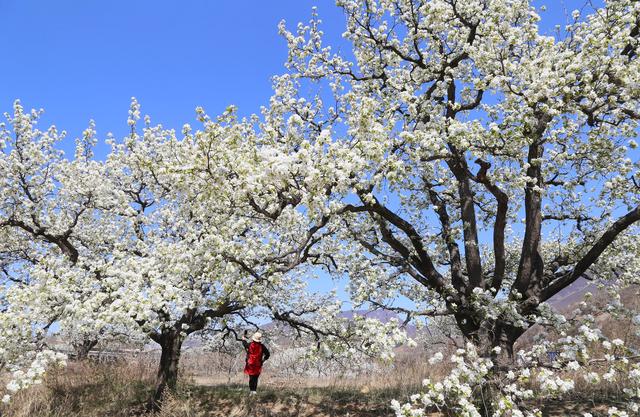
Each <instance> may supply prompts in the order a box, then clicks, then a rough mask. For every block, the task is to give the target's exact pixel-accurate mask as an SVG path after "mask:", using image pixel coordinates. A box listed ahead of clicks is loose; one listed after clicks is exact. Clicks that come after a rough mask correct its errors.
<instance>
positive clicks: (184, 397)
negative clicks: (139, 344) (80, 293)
mask: <svg viewBox="0 0 640 417" xmlns="http://www.w3.org/2000/svg"><path fill="white" fill-rule="evenodd" d="M152 385H153V384H152V378H151V376H150V375H149V374H148V372H146V371H144V370H142V369H136V367H135V366H133V367H132V366H115V367H114V366H99V365H93V364H90V363H85V364H73V365H72V366H71V367H70V368H67V369H64V370H61V371H58V372H54V373H52V374H50V375H49V376H48V377H47V379H46V380H45V383H44V384H42V385H40V386H36V387H34V388H32V389H29V390H28V391H25V392H21V393H19V394H18V395H16V397H15V398H14V400H13V401H12V403H11V404H10V405H9V406H2V407H0V415H1V416H7V417H36V416H37V417H72V416H73V417H125V416H140V415H145V416H147V417H152V415H150V414H145V411H144V404H145V401H146V400H147V398H149V396H150V394H151V387H152ZM361 391H362V389H356V388H346V387H339V388H338V387H327V386H324V387H297V386H295V385H292V386H289V387H279V386H277V385H275V384H274V383H273V382H271V383H269V382H267V383H265V384H262V386H261V387H260V389H259V393H258V395H257V396H255V397H249V396H248V392H247V387H246V386H245V385H244V384H243V385H240V384H223V385H206V386H205V385H196V384H195V382H194V381H193V380H186V381H183V382H182V383H181V384H180V386H179V388H178V390H177V392H176V393H173V394H171V395H169V396H168V397H167V398H166V399H165V401H164V406H163V409H162V411H161V412H159V413H156V414H154V415H153V417H168V416H171V417H205V416H206V417H214V416H215V417H218V416H220V417H240V416H255V417H285V416H286V417H289V416H297V417H311V416H314V417H329V416H331V417H333V416H349V417H364V416H367V417H376V416H388V415H389V414H390V410H389V402H390V401H391V399H392V398H394V397H396V396H398V395H401V394H400V392H398V391H397V390H381V389H372V390H364V391H368V392H361Z"/></svg>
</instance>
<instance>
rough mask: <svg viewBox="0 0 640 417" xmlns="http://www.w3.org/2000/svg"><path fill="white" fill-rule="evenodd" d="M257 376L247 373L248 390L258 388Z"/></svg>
mask: <svg viewBox="0 0 640 417" xmlns="http://www.w3.org/2000/svg"><path fill="white" fill-rule="evenodd" d="M258 377H260V375H249V391H255V390H256V389H257V388H258Z"/></svg>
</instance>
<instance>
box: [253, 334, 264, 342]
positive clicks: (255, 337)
mask: <svg viewBox="0 0 640 417" xmlns="http://www.w3.org/2000/svg"><path fill="white" fill-rule="evenodd" d="M251 340H253V341H254V342H260V341H261V340H262V333H260V332H255V333H254V334H253V336H251Z"/></svg>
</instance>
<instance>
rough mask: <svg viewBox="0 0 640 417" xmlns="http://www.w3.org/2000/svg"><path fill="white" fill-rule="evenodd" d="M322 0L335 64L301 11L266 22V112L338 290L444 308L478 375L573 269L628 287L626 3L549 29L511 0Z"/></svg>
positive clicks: (526, 5)
mask: <svg viewBox="0 0 640 417" xmlns="http://www.w3.org/2000/svg"><path fill="white" fill-rule="evenodd" d="M337 4H338V5H339V6H340V7H341V8H342V9H343V10H344V12H345V15H346V19H347V28H346V31H345V32H344V34H343V36H344V37H345V38H346V39H347V40H348V41H350V42H351V44H352V47H353V48H352V52H353V57H354V58H353V60H350V59H348V58H346V57H344V56H342V55H340V54H337V53H334V52H333V50H332V49H331V47H330V46H326V45H324V44H323V33H322V31H321V29H320V25H321V21H320V20H319V19H318V18H317V16H316V15H315V14H314V17H313V19H312V21H311V22H310V24H308V25H303V24H299V25H298V28H297V31H296V32H290V31H288V30H287V29H286V27H285V25H284V24H282V26H281V32H282V34H283V35H284V37H285V38H286V40H287V42H288V45H289V59H288V62H287V65H288V67H289V69H290V71H289V73H288V74H286V75H284V76H281V77H279V78H277V79H276V83H277V84H276V95H275V97H274V99H273V100H272V106H271V112H272V113H278V114H280V115H284V114H286V115H288V116H289V122H290V123H289V124H290V125H296V126H297V127H296V133H297V135H294V136H296V137H297V139H296V141H299V142H301V143H302V144H301V145H300V149H305V147H306V148H309V147H311V148H312V149H313V150H314V152H315V154H314V156H313V158H312V159H313V160H314V161H316V162H317V163H315V164H313V163H312V164H310V167H308V168H307V173H308V175H309V176H311V177H312V178H313V182H314V185H313V186H312V187H310V191H309V192H310V193H312V194H314V195H316V196H317V197H318V198H321V196H325V204H326V207H327V212H330V213H334V214H336V215H339V216H341V217H342V219H343V226H344V228H343V229H342V230H341V231H339V232H338V233H339V234H338V236H339V239H340V240H341V241H350V242H352V244H355V245H359V248H360V252H355V251H353V252H351V255H350V256H351V262H348V263H347V264H350V265H351V267H350V268H348V271H347V272H349V275H350V279H351V286H352V289H353V293H354V297H355V299H356V300H358V301H361V302H363V303H364V302H369V303H371V304H373V305H376V306H381V307H385V306H388V307H389V304H390V302H391V301H393V300H396V299H397V298H399V297H404V298H408V299H410V300H412V301H413V304H414V305H415V306H416V308H415V309H413V310H412V311H409V310H408V309H407V313H409V314H410V315H413V316H415V315H425V316H429V315H450V316H452V317H453V318H454V319H455V321H456V323H457V327H458V329H459V331H460V332H461V334H462V335H463V337H464V338H465V339H467V340H468V341H469V342H470V343H471V345H470V348H469V351H473V352H476V351H477V353H471V352H470V353H469V355H471V357H472V359H471V360H470V362H473V363H474V365H473V366H475V369H476V370H478V372H479V374H481V375H487V374H488V373H491V372H494V371H495V370H496V369H503V370H505V369H507V368H508V367H511V366H513V363H514V362H513V361H514V351H513V346H514V343H515V342H516V341H517V340H518V338H519V337H520V336H521V335H522V334H523V333H524V332H525V331H526V330H527V329H528V328H530V327H531V326H532V325H534V324H536V323H541V322H545V321H548V320H550V319H551V318H552V317H554V315H553V313H551V312H550V311H549V309H548V306H547V304H546V302H547V301H548V300H549V299H550V298H551V297H553V296H554V295H555V294H557V293H558V292H560V291H561V290H563V289H565V288H567V287H569V286H570V285H571V284H572V283H574V282H575V281H576V280H578V279H579V278H581V277H585V278H587V279H594V278H597V279H600V280H608V283H609V284H608V285H613V286H618V285H620V286H624V284H625V283H633V282H635V280H637V276H638V271H639V270H640V269H639V264H638V260H637V259H638V258H637V253H638V252H637V250H638V247H637V243H636V242H637V241H638V228H637V227H634V225H637V222H638V221H639V220H640V198H639V196H640V187H639V186H640V177H639V174H638V168H639V166H640V165H639V162H638V156H639V155H638V151H637V150H636V148H637V142H636V140H635V139H636V137H637V127H638V118H639V117H640V108H639V101H638V99H639V98H640V96H639V91H638V89H637V86H638V74H640V67H639V61H638V59H637V55H638V54H637V44H638V36H639V32H640V7H639V5H638V3H637V2H633V1H625V0H616V1H607V2H605V5H604V6H603V7H602V8H599V9H595V10H593V12H592V13H591V14H587V15H582V14H581V13H580V12H578V11H576V12H574V14H573V21H572V22H571V23H570V24H569V25H567V26H566V27H564V28H559V29H558V32H557V34H555V35H545V34H543V32H542V31H541V29H540V28H539V27H538V22H539V20H540V16H539V14H538V11H536V10H535V9H534V8H533V6H532V5H531V4H530V2H529V1H525V0H517V1H507V0H473V1H465V2H462V1H456V0H339V1H337ZM313 85H315V86H317V89H318V94H317V95H316V96H305V95H302V94H301V93H300V91H308V89H309V86H313ZM327 103H328V104H327ZM270 131H271V132H272V135H273V136H274V137H280V138H282V139H281V140H287V138H288V137H289V136H291V135H289V136H287V134H283V131H282V130H281V129H280V130H279V129H277V128H271V129H270ZM317 143H322V146H320V147H317V146H315V147H314V145H313V144H317ZM294 153H298V154H300V153H301V152H300V151H299V150H297V149H296V150H294ZM302 157H303V158H305V157H306V156H304V155H303V156H302ZM327 166H329V167H331V170H332V172H326V171H325V167H327ZM556 319H557V317H556ZM585 337H587V336H585ZM587 338H588V337H587ZM476 359H478V360H480V361H481V362H482V361H484V362H482V363H479V362H477V361H476ZM459 360H460V361H461V363H463V362H464V360H463V359H462V356H461V357H459ZM468 365H469V362H464V363H463V364H462V365H461V367H462V368H463V369H467V368H468ZM483 369H484V370H483ZM485 371H486V372H485ZM461 372H462V373H459V374H458V375H457V377H455V378H457V379H455V380H456V381H459V380H461V379H460V378H463V376H462V374H464V373H465V372H466V371H464V372H463V371H461ZM474 375H476V376H477V375H478V373H474ZM479 381H486V379H485V378H483V377H481V378H480V379H479ZM503 381H504V379H503ZM454 386H455V384H454ZM439 394H442V392H440V393H439ZM448 394H451V392H448ZM456 398H464V395H460V396H459V397H456ZM425 404H427V403H426V402H425ZM494 405H495V404H494ZM496 407H497V406H496ZM398 409H399V408H398ZM463 409H464V410H463V411H462V412H461V413H462V414H460V415H471V414H464V412H467V411H468V408H465V407H463ZM465 410H466V411H465ZM405 411H407V412H409V411H410V412H415V413H418V414H411V415H421V414H419V412H418V411H417V410H415V409H412V408H411V407H409V409H407V410H405ZM399 412H400V411H399ZM408 415H409V414H408Z"/></svg>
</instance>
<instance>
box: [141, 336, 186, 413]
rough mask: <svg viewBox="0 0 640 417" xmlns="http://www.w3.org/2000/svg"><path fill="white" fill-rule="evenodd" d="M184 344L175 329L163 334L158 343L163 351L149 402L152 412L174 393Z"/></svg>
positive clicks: (182, 337) (182, 338)
mask: <svg viewBox="0 0 640 417" xmlns="http://www.w3.org/2000/svg"><path fill="white" fill-rule="evenodd" d="M182 342H184V336H181V335H180V332H178V331H177V330H175V329H171V330H169V331H166V332H165V333H162V334H161V335H160V337H159V338H158V343H159V344H160V347H161V349H162V353H161V355H160V364H159V365H158V373H157V376H156V383H155V390H154V393H153V397H152V398H151V399H150V401H149V407H148V408H150V409H152V410H157V409H159V408H160V405H161V403H162V400H163V397H164V395H165V394H166V392H167V391H174V390H175V389H176V384H177V382H178V365H179V363H180V350H181V348H182Z"/></svg>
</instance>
